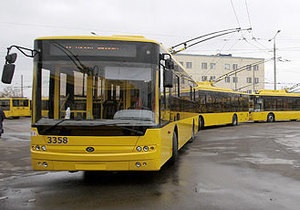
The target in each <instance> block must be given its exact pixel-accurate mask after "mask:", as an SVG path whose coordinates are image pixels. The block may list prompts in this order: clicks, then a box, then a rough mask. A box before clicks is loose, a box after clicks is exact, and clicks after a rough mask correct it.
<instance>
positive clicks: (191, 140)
mask: <svg viewBox="0 0 300 210" xmlns="http://www.w3.org/2000/svg"><path fill="white" fill-rule="evenodd" d="M194 140H195V123H194V121H193V127H192V136H191V138H190V140H189V143H192V142H193V141H194Z"/></svg>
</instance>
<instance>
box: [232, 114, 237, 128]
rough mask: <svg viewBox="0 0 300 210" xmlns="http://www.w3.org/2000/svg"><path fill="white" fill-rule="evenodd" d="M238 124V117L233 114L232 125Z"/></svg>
mask: <svg viewBox="0 0 300 210" xmlns="http://www.w3.org/2000/svg"><path fill="white" fill-rule="evenodd" d="M238 124H239V121H238V117H237V116H236V114H235V115H233V117H232V126H237V125H238Z"/></svg>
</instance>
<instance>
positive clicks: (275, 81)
mask: <svg viewBox="0 0 300 210" xmlns="http://www.w3.org/2000/svg"><path fill="white" fill-rule="evenodd" d="M278 33H280V30H278V31H277V32H276V34H275V35H274V37H273V38H272V39H269V42H270V41H272V40H273V53H274V90H276V89H277V78H276V41H275V40H276V36H277V34H278Z"/></svg>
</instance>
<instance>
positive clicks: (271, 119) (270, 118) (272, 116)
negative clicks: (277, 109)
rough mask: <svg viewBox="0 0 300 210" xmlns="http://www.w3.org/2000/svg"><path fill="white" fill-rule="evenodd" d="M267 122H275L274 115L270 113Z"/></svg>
mask: <svg viewBox="0 0 300 210" xmlns="http://www.w3.org/2000/svg"><path fill="white" fill-rule="evenodd" d="M267 122H275V116H274V114H273V113H269V114H268V116H267Z"/></svg>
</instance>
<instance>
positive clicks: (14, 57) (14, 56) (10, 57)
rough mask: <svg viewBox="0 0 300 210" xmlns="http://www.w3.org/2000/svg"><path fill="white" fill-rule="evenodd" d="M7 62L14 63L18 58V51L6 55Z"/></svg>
mask: <svg viewBox="0 0 300 210" xmlns="http://www.w3.org/2000/svg"><path fill="white" fill-rule="evenodd" d="M5 60H6V62H7V63H14V62H15V61H16V60H17V53H12V54H9V55H7V56H6V57H5Z"/></svg>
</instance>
